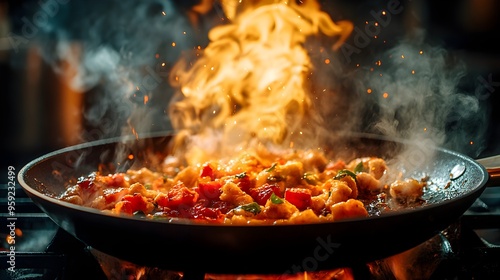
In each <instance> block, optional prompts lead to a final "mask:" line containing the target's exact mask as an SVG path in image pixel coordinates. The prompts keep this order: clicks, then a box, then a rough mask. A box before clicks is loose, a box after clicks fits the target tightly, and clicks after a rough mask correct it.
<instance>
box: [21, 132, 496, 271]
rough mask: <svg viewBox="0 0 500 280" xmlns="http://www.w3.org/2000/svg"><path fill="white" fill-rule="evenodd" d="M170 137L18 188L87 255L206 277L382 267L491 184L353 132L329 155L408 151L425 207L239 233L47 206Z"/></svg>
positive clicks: (123, 145)
mask: <svg viewBox="0 0 500 280" xmlns="http://www.w3.org/2000/svg"><path fill="white" fill-rule="evenodd" d="M171 139H172V134H168V133H167V134H160V135H148V136H146V137H142V138H138V139H136V138H134V137H130V138H120V139H108V140H99V141H95V142H89V143H85V144H81V145H77V146H73V147H69V148H65V149H62V150H58V151H55V152H52V153H49V154H47V155H45V156H42V157H40V158H37V159H35V160H33V161H31V162H30V163H28V164H27V165H26V166H24V167H23V168H22V170H20V172H19V175H18V179H19V183H20V184H21V186H22V187H23V188H24V190H25V191H26V193H27V194H28V195H29V197H30V198H31V199H32V200H33V201H34V203H36V204H37V205H38V206H39V207H40V208H41V209H42V210H43V211H44V212H45V213H47V215H48V216H49V217H50V218H51V219H52V220H54V222H55V223H56V224H57V225H59V226H60V227H61V228H63V229H64V230H66V231H67V232H69V233H70V234H71V235H73V236H75V237H76V238H77V239H79V240H81V241H82V242H83V243H85V244H86V245H88V246H90V247H92V248H94V249H96V250H99V251H101V252H103V253H106V254H109V255H112V256H114V257H117V258H120V259H122V260H125V261H130V262H133V263H135V264H138V265H144V266H150V267H158V268H163V269H170V270H174V271H200V272H206V273H289V272H293V273H296V272H299V271H317V270H323V269H333V268H337V267H352V266H354V265H356V264H358V265H359V264H363V263H366V262H369V261H373V260H377V259H382V258H385V257H388V256H391V255H393V254H396V253H399V252H402V251H404V250H406V249H410V248H412V247H414V246H416V245H418V244H420V243H422V242H424V241H426V240H428V239H429V238H431V237H433V236H434V235H436V234H437V233H439V232H440V231H442V230H443V229H445V228H446V227H447V226H449V225H450V224H452V223H453V222H455V221H456V220H458V218H459V217H460V216H461V215H462V214H463V213H464V212H465V211H466V210H467V209H468V208H469V207H470V206H471V205H472V204H473V202H474V201H475V200H476V199H477V198H478V196H479V195H480V194H481V192H482V191H483V190H484V188H485V187H486V185H487V183H490V184H491V183H493V182H492V180H491V179H490V175H489V173H488V172H487V170H486V168H485V167H484V166H482V165H480V164H479V163H478V162H476V161H475V160H473V159H471V158H469V157H468V156H465V155H462V154H459V153H456V152H453V151H450V150H446V149H442V148H438V147H432V146H429V145H423V144H422V142H420V144H418V143H413V142H405V141H400V140H397V141H395V140H389V139H384V138H383V137H378V136H372V135H364V134H352V135H350V136H349V137H345V138H343V139H337V140H335V142H334V143H335V144H334V145H332V150H335V151H338V153H337V155H341V156H344V157H345V158H348V157H359V156H373V155H376V156H382V157H385V158H390V157H392V156H395V155H396V154H401V153H402V152H403V151H407V153H406V154H405V156H404V157H403V160H401V161H402V162H403V165H402V167H401V170H404V171H405V172H406V173H405V176H409V177H414V178H421V177H422V176H428V177H429V178H430V181H429V187H427V188H426V193H425V195H424V198H425V199H426V201H427V203H426V204H425V205H423V206H420V207H416V208H411V209H405V210H400V211H395V212H388V213H383V214H380V215H375V216H372V217H368V218H356V219H349V220H341V221H336V222H331V223H319V224H301V225H258V226H245V225H210V224H199V223H194V222H186V221H163V220H151V219H144V218H140V217H123V216H115V215H110V214H104V213H102V212H100V211H98V210H96V209H91V208H87V207H82V206H78V205H73V204H71V203H67V202H63V201H60V200H58V199H56V198H55V197H57V195H59V194H61V193H62V192H63V191H64V190H65V186H66V183H67V182H68V181H69V180H72V179H73V180H74V179H75V178H78V177H80V176H86V175H87V174H88V173H89V172H92V171H95V170H96V168H97V166H98V165H99V164H110V163H112V164H113V166H115V167H116V168H117V169H116V171H123V170H126V169H127V168H134V167H135V166H146V167H147V166H151V165H153V164H154V163H155V162H156V161H157V160H158V159H159V157H157V155H164V154H165V153H168V152H169V151H168V147H169V143H170V140H171ZM353 151H355V152H353ZM408 151H409V153H408ZM129 154H133V155H134V159H133V160H130V159H129V157H128V155H129ZM424 154H426V155H430V154H432V155H433V157H432V160H431V161H430V162H426V161H423V160H422V159H423V158H424V157H425V155H424ZM455 166H461V167H462V172H461V174H458V176H457V178H454V179H453V180H451V179H450V173H451V172H452V171H451V170H452V169H453V168H454V167H455ZM464 168H465V169H464Z"/></svg>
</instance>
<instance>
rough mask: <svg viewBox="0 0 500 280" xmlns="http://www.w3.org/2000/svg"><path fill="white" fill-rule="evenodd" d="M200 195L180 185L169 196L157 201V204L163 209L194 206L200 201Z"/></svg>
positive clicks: (173, 188) (172, 189)
mask: <svg viewBox="0 0 500 280" xmlns="http://www.w3.org/2000/svg"><path fill="white" fill-rule="evenodd" d="M198 196H199V195H198V193H197V192H196V191H194V190H191V189H189V188H187V187H186V186H184V184H182V183H180V184H177V185H175V186H173V187H172V188H171V189H170V190H169V191H168V192H167V195H165V196H161V197H158V198H156V199H155V201H156V203H157V204H158V205H159V206H162V207H169V208H179V207H190V206H193V205H194V204H195V203H196V201H197V200H198Z"/></svg>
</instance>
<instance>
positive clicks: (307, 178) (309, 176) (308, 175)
mask: <svg viewBox="0 0 500 280" xmlns="http://www.w3.org/2000/svg"><path fill="white" fill-rule="evenodd" d="M302 178H303V179H304V180H305V181H306V182H307V183H308V184H309V185H315V184H316V182H317V181H318V176H316V175H315V174H311V173H304V176H302Z"/></svg>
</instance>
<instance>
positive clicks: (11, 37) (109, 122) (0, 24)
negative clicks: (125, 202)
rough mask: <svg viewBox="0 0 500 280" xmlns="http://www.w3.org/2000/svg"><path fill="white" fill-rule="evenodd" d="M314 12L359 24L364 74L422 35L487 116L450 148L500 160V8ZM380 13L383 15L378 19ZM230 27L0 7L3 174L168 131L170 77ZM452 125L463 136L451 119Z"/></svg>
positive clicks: (216, 14)
mask: <svg viewBox="0 0 500 280" xmlns="http://www.w3.org/2000/svg"><path fill="white" fill-rule="evenodd" d="M299 2H300V1H298V3H299ZM319 2H321V5H322V7H323V9H324V10H325V11H327V12H328V13H329V14H330V15H331V17H332V18H333V19H334V20H335V21H336V20H349V21H352V22H353V24H354V27H355V30H354V33H353V35H357V36H352V37H351V38H349V39H348V40H347V41H346V43H347V44H349V45H350V46H354V47H355V48H353V49H352V52H351V53H350V55H349V56H346V55H345V53H344V57H343V58H344V60H343V61H342V63H344V64H345V65H344V66H345V68H346V69H349V68H356V67H357V65H369V64H370V63H372V62H373V61H377V60H378V59H379V57H378V56H380V52H381V51H383V50H384V49H387V48H390V47H391V46H393V45H395V44H396V43H397V42H398V41H399V39H400V38H403V37H405V36H408V35H411V34H418V33H419V32H422V31H424V32H425V34H426V40H428V41H429V42H432V43H433V44H437V45H439V46H441V47H442V49H443V50H445V51H446V52H448V53H449V54H451V57H453V58H454V59H457V60H462V61H464V63H465V65H466V66H467V70H466V72H465V77H464V80H463V84H461V85H460V90H462V89H463V90H464V92H468V93H469V94H471V95H472V96H473V97H475V98H477V99H478V100H479V106H480V113H481V116H484V117H481V118H476V119H475V120H476V121H477V123H471V124H469V125H472V126H474V127H477V126H481V127H484V129H481V130H479V132H478V135H477V136H478V137H479V138H481V140H480V141H477V143H479V145H478V146H477V147H475V148H474V149H471V148H463V149H462V148H461V147H460V146H457V147H456V149H457V150H459V151H461V152H464V153H467V154H469V155H470V156H472V157H474V158H477V157H484V156H490V155H495V154H500V141H499V140H498V139H499V137H500V110H497V109H496V108H495V105H496V104H500V98H499V95H500V48H499V47H498V44H497V43H495V42H498V40H499V39H500V38H499V37H500V32H498V30H499V29H498V28H499V27H500V19H499V17H498V12H499V11H500V2H498V1H495V0H458V1H430V0H420V1H419V0H413V1H408V0H406V1H404V0H402V1H345V0H342V1H341V0H335V1H319ZM383 10H385V11H389V13H390V17H389V16H386V17H384V18H382V20H380V18H377V16H376V15H377V14H378V13H379V12H380V11H383ZM391 11H392V13H391ZM384 19H385V21H384ZM377 20H378V22H379V24H380V25H379V26H380V29H375V31H376V32H377V36H376V38H370V39H369V40H368V41H365V43H366V44H364V43H363V44H362V46H361V45H360V44H361V42H360V40H361V39H362V37H363V36H362V34H360V33H359V32H360V31H359V30H361V33H362V31H363V30H364V31H365V33H366V32H369V30H370V29H365V28H366V26H367V24H369V23H373V22H377ZM225 22H226V20H225V18H224V14H223V12H222V9H221V7H220V5H219V4H218V3H217V2H214V3H212V1H204V0H199V1H198V0H192V1H168V0H142V1H118V0H102V1H76V0H41V1H39V0H28V1H19V0H0V79H1V85H2V87H1V96H2V102H0V106H1V109H0V116H1V117H0V131H2V137H1V138H2V140H1V141H2V142H1V143H0V154H1V157H0V160H1V165H2V170H6V168H7V166H14V167H16V170H17V171H19V169H20V168H21V167H22V166H23V165H24V164H26V163H27V162H28V161H30V160H32V159H34V158H36V157H38V156H41V155H43V154H45V153H48V152H51V151H53V150H56V149H59V148H62V147H66V146H70V145H75V144H78V143H82V142H88V141H94V140H99V139H103V138H110V137H116V136H120V135H122V134H124V133H125V134H131V133H135V132H155V131H165V130H169V129H171V125H170V123H169V118H168V115H167V113H166V111H165V110H166V108H167V106H168V102H169V101H170V98H171V97H172V94H173V90H172V88H171V86H170V83H169V79H168V75H169V73H170V70H171V67H172V66H173V65H174V64H175V62H176V61H177V60H178V59H179V57H180V56H181V55H182V54H183V53H185V52H191V51H193V50H197V49H202V48H203V47H204V46H206V45H207V44H208V37H207V34H208V31H209V30H210V29H211V28H212V27H213V26H216V25H220V24H224V23H225ZM356 27H357V28H358V29H356ZM367 30H368V31H367ZM356 32H358V33H356ZM346 58H348V59H346ZM368 114H369V113H368ZM455 121H456V120H455ZM458 121H460V119H459V120H458ZM449 127H451V128H453V127H461V126H460V125H457V124H454V123H453V120H451V121H450V126H449ZM1 180H6V176H4V177H2V178H1Z"/></svg>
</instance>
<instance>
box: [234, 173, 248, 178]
mask: <svg viewBox="0 0 500 280" xmlns="http://www.w3.org/2000/svg"><path fill="white" fill-rule="evenodd" d="M246 176H247V173H246V172H241V173H240V174H236V175H234V177H236V178H238V179H243V178H245V177H246Z"/></svg>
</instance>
